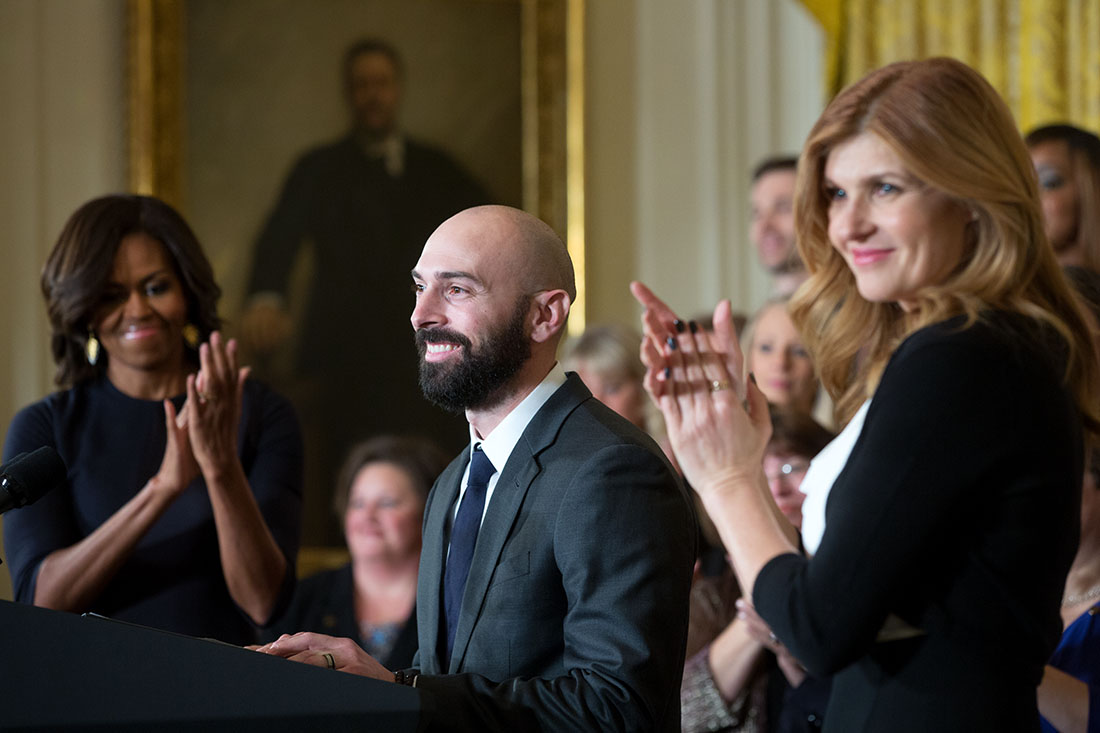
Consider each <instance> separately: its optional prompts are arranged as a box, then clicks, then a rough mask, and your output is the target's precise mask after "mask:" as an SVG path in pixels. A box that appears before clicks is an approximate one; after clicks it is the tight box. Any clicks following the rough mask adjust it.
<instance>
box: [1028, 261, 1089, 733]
mask: <svg viewBox="0 0 1100 733" xmlns="http://www.w3.org/2000/svg"><path fill="white" fill-rule="evenodd" d="M1066 275H1067V276H1068V278H1069V280H1070V282H1071V283H1073V286H1074V288H1075V289H1076V290H1077V293H1078V295H1080V296H1081V299H1082V301H1083V302H1084V303H1085V304H1086V305H1087V306H1088V312H1089V313H1090V314H1091V315H1092V317H1093V319H1095V321H1096V323H1097V324H1100V274H1097V273H1096V272H1094V271H1092V270H1088V269H1085V268H1083V267H1067V268H1066ZM1098 349H1100V343H1098ZM1086 469H1087V470H1086V471H1085V474H1084V480H1083V481H1082V486H1081V542H1080V544H1078V546H1077V554H1076V555H1075V556H1074V558H1073V565H1072V566H1071V567H1070V569H1069V575H1068V576H1067V577H1066V590H1065V595H1064V596H1063V598H1062V623H1063V625H1064V628H1065V630H1064V631H1063V632H1062V639H1061V641H1059V643H1058V648H1057V649H1055V650H1054V654H1053V655H1052V656H1051V658H1050V664H1049V665H1047V668H1046V670H1045V672H1044V674H1043V681H1042V683H1040V685H1039V712H1040V713H1041V714H1042V716H1043V720H1042V726H1043V731H1044V733H1054V731H1060V732H1061V733H1097V731H1100V667H1098V666H1097V659H1100V452H1098V451H1095V450H1094V451H1093V452H1092V455H1091V459H1090V461H1089V465H1088V466H1086Z"/></svg>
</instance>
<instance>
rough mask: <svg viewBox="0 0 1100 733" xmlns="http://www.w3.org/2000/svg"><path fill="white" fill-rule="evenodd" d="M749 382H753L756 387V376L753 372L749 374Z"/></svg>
mask: <svg viewBox="0 0 1100 733" xmlns="http://www.w3.org/2000/svg"><path fill="white" fill-rule="evenodd" d="M749 381H750V382H752V384H753V386H754V387H755V386H756V375H755V374H753V373H752V372H749Z"/></svg>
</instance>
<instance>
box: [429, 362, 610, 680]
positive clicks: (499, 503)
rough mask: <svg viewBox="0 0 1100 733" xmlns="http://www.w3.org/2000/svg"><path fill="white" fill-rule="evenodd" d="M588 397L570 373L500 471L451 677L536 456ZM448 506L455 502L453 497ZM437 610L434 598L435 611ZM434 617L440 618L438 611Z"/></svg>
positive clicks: (473, 566) (536, 468) (465, 599)
mask: <svg viewBox="0 0 1100 733" xmlns="http://www.w3.org/2000/svg"><path fill="white" fill-rule="evenodd" d="M591 396H592V395H591V393H590V392H589V391H588V389H587V388H585V386H584V384H583V383H582V382H581V381H580V378H578V377H577V376H576V375H575V374H570V375H569V377H568V380H567V381H566V383H565V384H564V385H562V386H561V388H559V389H558V390H557V391H556V392H555V393H554V394H553V395H551V396H550V399H548V400H547V401H546V404H544V405H543V406H542V408H540V409H539V411H538V412H537V413H536V414H535V417H534V418H532V420H531V422H530V423H529V424H528V425H527V428H526V429H525V430H524V431H523V437H521V438H520V440H519V442H518V443H516V447H515V448H514V449H513V450H512V455H511V456H510V457H509V458H508V463H507V464H506V465H505V466H504V469H503V470H502V471H501V473H500V478H499V479H498V480H497V484H496V488H494V489H493V498H492V500H490V502H489V509H488V511H487V512H486V514H485V520H484V521H483V522H482V524H481V529H480V530H479V532H478V536H477V546H476V547H475V548H474V556H473V559H472V560H471V562H470V575H469V577H467V579H466V590H465V591H464V593H463V596H462V613H461V614H460V615H459V618H458V628H457V629H456V630H455V644H454V650H453V651H452V652H451V665H450V669H448V670H447V671H448V672H449V673H451V674H454V673H456V672H458V671H459V669H460V668H461V665H462V661H463V658H464V657H465V655H466V647H467V646H468V645H469V643H470V636H471V634H472V632H473V628H474V623H475V622H476V621H477V618H478V616H479V615H480V614H481V608H482V605H483V604H484V601H485V594H486V591H487V590H488V588H489V581H490V580H492V577H493V571H494V570H495V569H496V566H497V563H499V562H500V554H501V552H502V551H503V550H504V545H505V543H506V542H507V540H508V536H509V534H510V533H511V530H512V526H513V525H514V524H515V521H516V518H517V517H518V516H519V513H520V510H521V509H522V507H523V501H524V498H525V497H526V496H527V492H528V491H529V490H530V488H531V486H532V484H533V483H534V481H535V479H536V478H537V477H538V475H539V473H540V472H541V470H542V469H541V467H540V465H539V462H538V455H539V453H541V452H542V451H543V450H545V449H546V448H547V447H548V446H550V445H551V444H552V443H553V442H554V439H555V437H556V436H557V434H558V431H559V430H560V428H561V424H562V422H564V420H565V418H566V417H567V416H568V415H569V413H570V412H572V411H573V410H574V409H576V407H577V405H579V404H580V403H581V402H583V401H584V400H585V399H587V398H588V397H591ZM459 480H461V474H459ZM451 501H452V503H453V501H454V499H453V497H452V500H451ZM438 607H439V600H438V598H437V599H436V608H437V609H438ZM436 615H437V617H438V610H437V611H436Z"/></svg>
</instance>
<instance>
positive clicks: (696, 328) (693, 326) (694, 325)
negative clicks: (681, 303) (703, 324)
mask: <svg viewBox="0 0 1100 733" xmlns="http://www.w3.org/2000/svg"><path fill="white" fill-rule="evenodd" d="M688 328H690V329H691V332H692V333H697V332H698V331H699V324H698V323H696V322H695V321H688Z"/></svg>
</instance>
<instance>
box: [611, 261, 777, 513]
mask: <svg viewBox="0 0 1100 733" xmlns="http://www.w3.org/2000/svg"><path fill="white" fill-rule="evenodd" d="M630 289H631V292H632V293H633V294H634V297H635V298H636V299H637V300H638V302H639V303H641V304H642V305H643V306H644V307H645V313H644V314H643V315H642V325H643V328H644V337H643V341H642V352H641V358H642V362H643V363H644V364H645V366H646V376H645V388H646V391H648V392H649V394H650V395H651V396H652V397H653V399H654V401H655V402H656V403H657V405H658V407H660V409H661V412H662V413H663V414H664V417H665V422H666V424H667V427H668V434H669V439H670V441H671V443H672V449H673V451H674V452H675V454H676V457H677V458H678V459H679V463H680V466H681V467H682V468H683V471H684V475H685V477H686V478H687V480H688V482H689V483H690V484H691V485H692V486H693V487H694V488H695V489H696V490H697V491H698V492H699V493H700V495H702V496H703V498H704V499H707V498H708V494H713V493H715V492H721V491H724V490H727V489H728V487H730V486H733V485H736V484H739V483H744V481H741V480H740V479H744V478H749V479H755V477H756V475H757V474H759V473H760V471H761V470H762V469H761V466H762V464H763V458H764V449H765V447H766V446H767V442H768V438H769V437H770V436H771V421H770V419H769V417H768V404H767V399H766V398H765V397H764V395H763V393H762V392H761V391H760V390H759V389H758V388H757V387H756V384H755V381H754V380H752V379H751V378H750V379H748V380H746V379H745V378H744V377H743V370H744V360H743V358H742V355H741V347H740V345H739V344H738V341H737V336H736V333H735V331H734V328H733V314H732V310H731V307H730V303H729V301H728V300H724V301H722V302H721V303H719V304H718V306H717V307H716V308H715V309H714V334H713V336H708V334H707V333H705V332H704V331H702V330H701V329H699V328H697V327H696V326H695V324H694V323H690V324H685V323H684V322H683V321H681V320H680V319H679V318H678V317H677V316H676V314H675V313H674V312H673V311H672V309H670V308H669V307H668V306H667V305H665V303H664V302H663V301H661V299H660V298H658V297H657V296H656V295H654V294H653V293H652V292H651V291H650V290H649V288H647V287H646V286H645V285H642V284H641V283H638V282H635V283H631V286H630Z"/></svg>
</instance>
